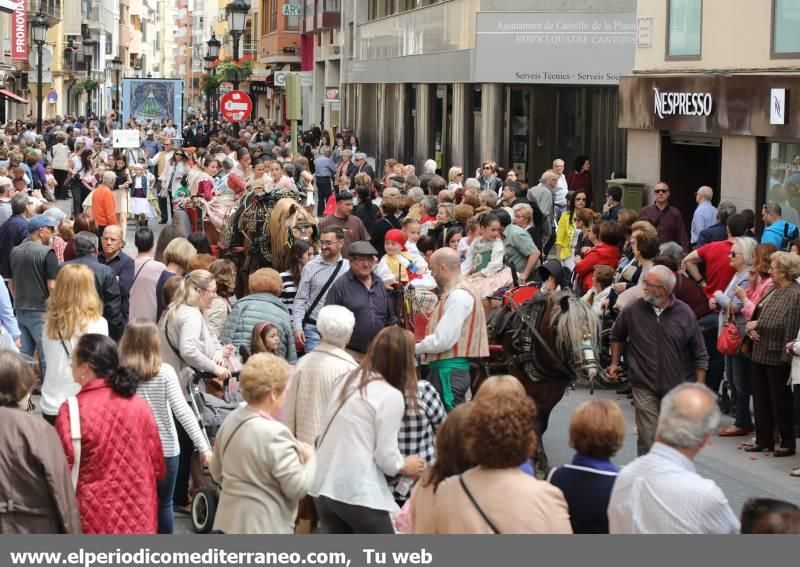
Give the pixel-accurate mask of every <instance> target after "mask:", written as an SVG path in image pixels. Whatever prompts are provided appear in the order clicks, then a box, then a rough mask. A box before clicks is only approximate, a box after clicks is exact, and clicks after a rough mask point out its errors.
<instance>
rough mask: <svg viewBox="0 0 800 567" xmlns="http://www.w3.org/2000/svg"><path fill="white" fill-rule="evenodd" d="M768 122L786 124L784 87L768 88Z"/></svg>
mask: <svg viewBox="0 0 800 567" xmlns="http://www.w3.org/2000/svg"><path fill="white" fill-rule="evenodd" d="M769 123H770V124H786V89H771V90H770V97H769Z"/></svg>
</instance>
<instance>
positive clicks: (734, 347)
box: [717, 303, 742, 356]
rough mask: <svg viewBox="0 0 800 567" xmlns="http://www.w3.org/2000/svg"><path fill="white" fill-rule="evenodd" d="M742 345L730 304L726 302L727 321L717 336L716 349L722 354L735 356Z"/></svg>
mask: <svg viewBox="0 0 800 567" xmlns="http://www.w3.org/2000/svg"><path fill="white" fill-rule="evenodd" d="M741 346H742V336H741V335H740V334H739V328H738V327H737V326H736V318H735V317H734V315H733V309H732V307H731V304H730V303H729V304H728V321H727V322H726V323H725V326H724V327H723V328H722V332H721V333H720V334H719V337H717V350H718V351H719V352H720V354H722V355H724V356H736V354H738V352H739V349H740V348H741Z"/></svg>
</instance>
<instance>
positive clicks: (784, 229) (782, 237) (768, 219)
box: [761, 202, 798, 250]
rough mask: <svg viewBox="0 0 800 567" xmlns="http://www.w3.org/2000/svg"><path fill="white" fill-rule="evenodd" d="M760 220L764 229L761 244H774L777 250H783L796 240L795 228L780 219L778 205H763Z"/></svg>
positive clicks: (771, 203) (796, 231)
mask: <svg viewBox="0 0 800 567" xmlns="http://www.w3.org/2000/svg"><path fill="white" fill-rule="evenodd" d="M761 220H763V221H764V226H765V227H766V228H765V229H764V234H762V235H761V244H774V245H775V247H776V248H777V249H778V250H785V249H786V248H787V247H788V244H789V242H791V241H792V240H795V239H797V238H798V230H797V227H796V226H795V225H793V224H791V223H788V222H786V221H785V220H783V219H782V218H781V206H780V205H779V204H778V203H774V202H770V203H767V204H766V205H764V208H763V209H762V210H761Z"/></svg>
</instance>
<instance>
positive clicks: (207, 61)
mask: <svg viewBox="0 0 800 567" xmlns="http://www.w3.org/2000/svg"><path fill="white" fill-rule="evenodd" d="M213 68H214V60H213V59H212V58H211V57H210V56H208V55H206V56H205V57H203V69H204V70H205V72H206V77H208V76H209V75H210V74H211V71H212V69H213ZM203 94H205V95H206V128H207V129H208V131H210V130H211V86H210V85H209V84H208V83H206V91H205V93H203Z"/></svg>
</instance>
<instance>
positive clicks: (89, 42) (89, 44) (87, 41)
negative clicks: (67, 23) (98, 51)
mask: <svg viewBox="0 0 800 567" xmlns="http://www.w3.org/2000/svg"><path fill="white" fill-rule="evenodd" d="M82 43H83V58H84V59H85V60H86V78H87V79H91V78H92V57H94V48H95V46H96V45H97V40H96V39H92V38H91V37H84V38H83V41H82ZM91 115H92V92H91V91H88V90H87V91H86V118H87V119H88V118H89V117H90V116H91Z"/></svg>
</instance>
